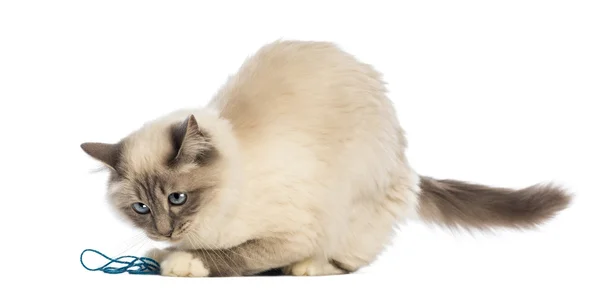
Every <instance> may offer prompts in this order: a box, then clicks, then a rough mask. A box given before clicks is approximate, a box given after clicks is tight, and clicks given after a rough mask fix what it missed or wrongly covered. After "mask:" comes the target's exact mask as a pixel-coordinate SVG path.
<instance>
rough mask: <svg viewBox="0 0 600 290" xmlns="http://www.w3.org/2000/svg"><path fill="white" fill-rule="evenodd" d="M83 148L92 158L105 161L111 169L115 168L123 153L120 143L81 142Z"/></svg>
mask: <svg viewBox="0 0 600 290" xmlns="http://www.w3.org/2000/svg"><path fill="white" fill-rule="evenodd" d="M81 149H83V151H84V152H85V153H87V154H88V155H89V156H91V157H92V158H94V159H96V160H97V161H100V162H102V163H104V164H105V165H106V166H108V167H109V168H110V169H112V170H115V171H116V168H117V163H118V162H119V156H120V154H121V152H120V148H119V145H117V144H107V143H98V142H86V143H82V144H81Z"/></svg>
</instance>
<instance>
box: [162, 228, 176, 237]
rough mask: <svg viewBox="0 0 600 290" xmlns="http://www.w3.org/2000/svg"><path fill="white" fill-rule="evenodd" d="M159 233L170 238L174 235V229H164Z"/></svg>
mask: <svg viewBox="0 0 600 290" xmlns="http://www.w3.org/2000/svg"><path fill="white" fill-rule="evenodd" d="M158 233H159V234H161V235H163V236H165V237H167V238H170V237H171V236H172V235H173V230H172V229H168V230H162V231H159V232H158Z"/></svg>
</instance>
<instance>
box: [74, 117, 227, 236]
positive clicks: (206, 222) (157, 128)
mask: <svg viewBox="0 0 600 290" xmlns="http://www.w3.org/2000/svg"><path fill="white" fill-rule="evenodd" d="M199 121H200V122H199ZM228 130H230V128H228V124H227V123H225V122H223V120H220V119H218V118H217V117H215V116H212V115H210V114H204V113H196V114H195V115H193V114H190V113H186V112H176V113H173V114H171V115H167V116H165V117H163V118H160V119H157V120H155V121H153V122H149V123H147V124H145V125H144V126H143V127H141V128H140V129H138V130H137V131H135V132H133V133H131V134H129V135H128V136H127V137H125V138H123V139H121V141H119V142H117V143H112V144H108V143H98V142H87V143H83V144H81V148H82V149H83V151H84V152H86V153H87V154H88V155H90V156H91V157H93V158H94V159H96V160H98V161H100V162H102V164H104V165H105V166H106V167H107V168H108V169H109V170H110V178H109V181H108V197H109V201H110V202H111V205H112V206H113V208H114V209H115V210H116V211H117V212H118V213H120V214H121V216H123V217H124V218H125V219H126V220H128V221H129V222H131V224H132V225H133V226H135V227H137V228H139V229H142V230H144V232H145V233H146V235H147V236H148V237H150V238H151V239H154V240H157V241H167V242H178V241H181V240H182V239H184V238H185V237H186V236H187V237H188V238H190V237H189V235H194V234H200V233H199V232H201V231H214V230H218V228H219V227H220V223H222V222H225V221H226V217H225V215H226V214H227V213H228V212H229V211H230V210H232V206H233V205H234V203H233V200H235V195H236V186H237V185H238V184H237V183H238V181H237V174H236V168H235V167H237V166H236V164H235V161H236V156H235V152H236V148H235V142H234V140H232V138H233V137H232V136H230V135H228V134H227V133H228ZM192 238H193V237H192Z"/></svg>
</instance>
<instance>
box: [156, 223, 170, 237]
mask: <svg viewBox="0 0 600 290" xmlns="http://www.w3.org/2000/svg"><path fill="white" fill-rule="evenodd" d="M156 231H157V232H158V233H159V234H160V235H162V236H165V237H168V238H170V237H171V235H172V234H173V227H172V226H171V223H170V222H169V221H166V220H159V221H156Z"/></svg>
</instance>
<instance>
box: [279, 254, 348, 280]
mask: <svg viewBox="0 0 600 290" xmlns="http://www.w3.org/2000/svg"><path fill="white" fill-rule="evenodd" d="M283 271H284V273H285V274H287V275H293V276H327V275H340V274H344V271H342V270H340V269H338V268H336V267H335V266H333V265H331V264H330V263H328V262H319V261H317V260H314V259H312V258H309V259H306V260H304V261H301V262H298V263H294V264H292V265H290V266H287V267H285V268H284V269H283Z"/></svg>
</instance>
